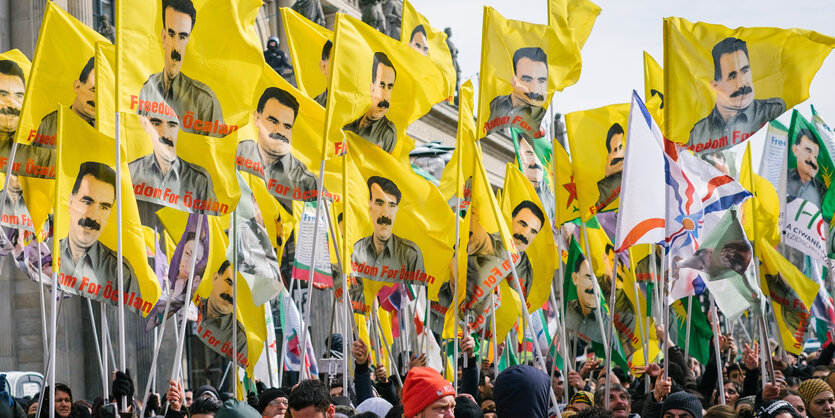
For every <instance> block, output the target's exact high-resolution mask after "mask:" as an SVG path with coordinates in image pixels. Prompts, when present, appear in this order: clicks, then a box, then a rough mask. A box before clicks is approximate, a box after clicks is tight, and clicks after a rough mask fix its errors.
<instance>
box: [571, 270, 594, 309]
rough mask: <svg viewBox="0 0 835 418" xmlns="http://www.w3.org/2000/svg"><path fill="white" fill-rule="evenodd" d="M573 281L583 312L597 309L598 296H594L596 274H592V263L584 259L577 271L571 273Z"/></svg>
mask: <svg viewBox="0 0 835 418" xmlns="http://www.w3.org/2000/svg"><path fill="white" fill-rule="evenodd" d="M571 282H572V283H573V284H574V287H576V288H577V301H578V302H580V306H581V307H582V308H583V312H587V311H590V310H592V309H597V298H595V296H594V276H592V275H591V264H590V263H589V260H584V261H583V263H582V264H580V268H579V269H577V271H575V272H573V273H571Z"/></svg>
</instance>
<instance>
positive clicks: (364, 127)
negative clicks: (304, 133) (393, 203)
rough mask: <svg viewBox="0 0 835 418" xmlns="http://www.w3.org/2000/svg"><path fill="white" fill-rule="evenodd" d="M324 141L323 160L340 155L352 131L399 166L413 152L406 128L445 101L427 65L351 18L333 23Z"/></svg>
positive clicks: (440, 81)
mask: <svg viewBox="0 0 835 418" xmlns="http://www.w3.org/2000/svg"><path fill="white" fill-rule="evenodd" d="M334 48H335V49H334V52H333V67H332V69H331V72H332V76H331V80H330V86H329V88H328V103H330V104H331V105H330V106H328V108H327V112H326V115H325V121H326V122H325V138H326V139H327V144H328V147H329V148H328V156H332V155H339V154H342V153H344V148H343V146H344V143H343V135H344V134H343V132H353V133H356V134H357V135H359V136H360V137H362V138H363V139H365V140H367V141H368V142H370V143H372V144H374V145H377V146H378V147H380V148H382V149H383V150H384V151H386V152H388V153H390V154H392V155H394V156H395V157H396V158H398V160H401V161H402V162H403V163H405V162H406V160H407V159H408V153H409V151H410V150H411V149H412V148H413V142H412V140H411V139H409V138H408V137H407V136H405V132H406V127H407V126H409V124H411V123H412V122H414V121H415V120H417V119H418V118H420V117H421V116H423V115H424V114H426V112H428V111H429V109H430V108H431V107H432V106H433V105H434V104H436V103H438V102H440V101H441V100H444V99H445V98H446V97H447V90H448V85H447V84H446V81H445V78H444V75H443V73H442V72H441V70H440V68H438V66H436V65H435V64H434V63H433V62H432V60H430V59H429V58H428V57H425V56H423V55H422V54H420V53H418V52H417V51H415V50H413V49H412V48H410V47H409V46H407V45H404V44H402V43H400V42H398V41H395V40H394V39H392V38H390V37H388V36H386V35H383V34H381V33H380V32H377V31H376V30H375V29H374V28H372V27H370V26H368V25H366V24H365V23H362V22H361V21H359V20H358V19H355V18H353V17H350V16H347V15H343V14H339V15H337V19H336V37H335V41H334Z"/></svg>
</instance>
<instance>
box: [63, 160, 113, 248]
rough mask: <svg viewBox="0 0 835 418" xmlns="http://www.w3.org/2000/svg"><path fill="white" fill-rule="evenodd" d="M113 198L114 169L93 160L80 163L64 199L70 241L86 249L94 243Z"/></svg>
mask: <svg viewBox="0 0 835 418" xmlns="http://www.w3.org/2000/svg"><path fill="white" fill-rule="evenodd" d="M115 201H116V171H114V170H113V169H112V168H110V167H109V166H107V165H104V164H102V163H99V162H95V161H87V162H85V163H82V164H81V167H79V169H78V175H77V176H76V179H75V184H73V187H72V192H71V194H70V197H69V201H68V207H69V214H70V225H69V233H68V234H67V237H68V239H69V243H70V245H71V246H73V247H75V248H76V249H84V250H86V249H87V248H90V247H91V246H92V245H93V244H95V243H96V241H98V239H99V237H100V236H101V234H102V232H104V227H105V225H107V219H108V218H109V217H110V212H111V211H112V210H113V204H114V202H115Z"/></svg>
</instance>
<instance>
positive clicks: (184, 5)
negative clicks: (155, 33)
mask: <svg viewBox="0 0 835 418" xmlns="http://www.w3.org/2000/svg"><path fill="white" fill-rule="evenodd" d="M169 7H170V8H172V9H174V11H175V12H180V13H185V14H187V15H188V17H190V18H191V28H192V29H194V22H195V21H196V20H197V10H195V9H194V4H193V3H192V2H191V0H162V27H163V28H165V9H167V8H169Z"/></svg>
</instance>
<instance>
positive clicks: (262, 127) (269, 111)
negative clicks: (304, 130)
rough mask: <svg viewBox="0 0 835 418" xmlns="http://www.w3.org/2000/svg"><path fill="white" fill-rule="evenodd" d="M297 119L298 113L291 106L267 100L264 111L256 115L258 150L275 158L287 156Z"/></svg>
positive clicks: (274, 100)
mask: <svg viewBox="0 0 835 418" xmlns="http://www.w3.org/2000/svg"><path fill="white" fill-rule="evenodd" d="M295 118H296V113H295V112H294V111H293V109H292V108H291V107H290V106H285V105H283V104H281V103H279V102H278V100H277V99H269V100H267V102H266V103H264V110H262V111H261V113H258V112H256V113H255V122H256V126H257V127H258V148H260V149H261V151H262V152H264V153H266V154H268V155H269V156H271V157H273V158H278V157H281V156H284V155H287V153H289V152H290V141H292V140H293V124H294V123H295Z"/></svg>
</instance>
